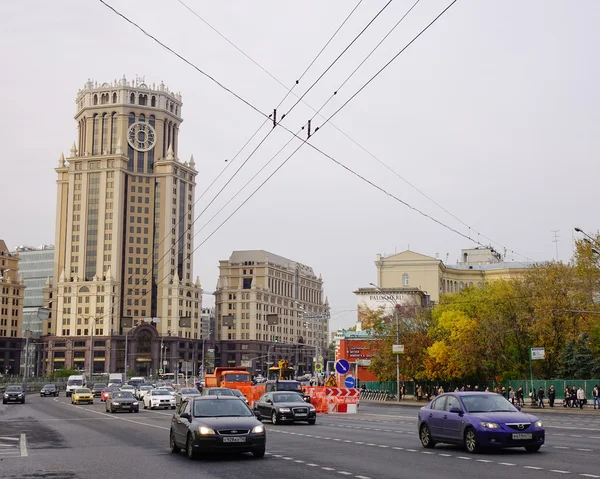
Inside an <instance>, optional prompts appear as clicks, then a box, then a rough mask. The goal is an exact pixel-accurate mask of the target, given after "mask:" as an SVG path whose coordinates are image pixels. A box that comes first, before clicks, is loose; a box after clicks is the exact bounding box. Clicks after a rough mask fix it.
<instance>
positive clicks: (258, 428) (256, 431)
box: [252, 425, 265, 434]
mask: <svg viewBox="0 0 600 479" xmlns="http://www.w3.org/2000/svg"><path fill="white" fill-rule="evenodd" d="M252 432H253V433H254V434H262V433H263V432H265V426H262V425H261V426H254V428H253V429H252Z"/></svg>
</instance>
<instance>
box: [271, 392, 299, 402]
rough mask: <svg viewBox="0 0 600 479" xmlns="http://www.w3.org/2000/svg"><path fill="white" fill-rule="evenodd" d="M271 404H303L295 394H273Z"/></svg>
mask: <svg viewBox="0 0 600 479" xmlns="http://www.w3.org/2000/svg"><path fill="white" fill-rule="evenodd" d="M273 402H304V401H302V398H301V397H300V395H298V394H296V393H279V394H273Z"/></svg>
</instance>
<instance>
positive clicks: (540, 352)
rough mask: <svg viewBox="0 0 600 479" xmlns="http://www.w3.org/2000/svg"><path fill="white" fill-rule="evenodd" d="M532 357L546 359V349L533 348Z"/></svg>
mask: <svg viewBox="0 0 600 479" xmlns="http://www.w3.org/2000/svg"><path fill="white" fill-rule="evenodd" d="M531 359H533V360H536V359H546V351H545V350H544V348H531Z"/></svg>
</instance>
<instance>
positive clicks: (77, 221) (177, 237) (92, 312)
mask: <svg viewBox="0 0 600 479" xmlns="http://www.w3.org/2000/svg"><path fill="white" fill-rule="evenodd" d="M181 108H182V101H181V95H180V94H179V93H174V92H171V91H169V89H168V88H166V87H165V86H164V85H163V84H162V83H161V84H160V85H159V86H155V85H152V86H149V85H146V84H145V83H144V82H143V81H141V80H140V79H137V80H135V81H127V80H126V79H125V78H124V77H123V79H121V80H119V81H115V82H111V83H103V84H100V85H99V84H97V83H92V82H91V81H88V82H87V83H86V84H85V85H84V88H83V89H82V90H80V91H79V92H78V94H77V98H76V114H75V120H76V122H77V125H78V141H77V145H76V144H75V143H74V144H73V147H72V148H71V152H70V155H69V157H68V158H64V156H63V155H61V157H60V160H59V163H58V167H57V168H56V169H55V171H56V173H57V177H58V178H57V186H58V187H57V205H56V212H57V214H56V242H55V257H54V277H53V278H52V280H51V281H50V283H49V285H48V288H47V299H48V301H49V306H50V307H51V310H52V320H51V321H48V322H47V324H45V325H44V334H45V335H54V336H59V337H60V336H75V337H77V336H89V335H90V333H91V329H92V323H95V327H94V335H98V336H111V335H120V334H125V333H127V332H128V331H129V330H130V329H131V328H132V327H133V326H135V325H136V324H139V323H140V322H141V321H142V320H143V319H144V318H150V317H151V318H160V322H156V329H157V332H158V334H159V335H160V336H166V335H172V336H178V337H182V338H188V339H197V338H199V337H200V310H201V294H202V291H201V288H200V284H199V281H198V280H196V281H194V279H193V260H192V251H193V239H192V236H193V233H192V232H191V228H190V226H191V223H192V221H193V219H194V196H195V187H196V183H195V178H196V174H197V171H196V169H195V163H194V159H193V157H191V159H190V161H189V162H187V161H186V162H182V161H180V159H179V157H178V143H179V141H178V140H179V126H180V124H181V122H182V118H181ZM181 318H184V319H183V320H182V319H181Z"/></svg>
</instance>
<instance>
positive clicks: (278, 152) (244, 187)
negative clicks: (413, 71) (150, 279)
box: [193, 0, 420, 238]
mask: <svg viewBox="0 0 600 479" xmlns="http://www.w3.org/2000/svg"><path fill="white" fill-rule="evenodd" d="M419 2H420V0H416V2H415V3H414V4H413V5H412V6H411V7H410V8H409V9H408V11H407V12H406V13H405V14H404V15H403V16H402V17H401V18H400V20H398V22H396V24H395V25H394V26H393V27H392V29H391V30H390V31H389V32H388V33H387V34H386V35H385V36H384V37H383V39H382V40H381V41H380V42H379V43H378V44H377V45H376V46H375V48H373V50H371V52H370V53H369V54H368V55H367V57H366V58H365V59H364V60H363V61H362V62H361V63H360V64H359V65H358V67H356V68H355V69H354V71H353V72H352V73H351V74H350V75H349V76H348V77H347V78H346V79H345V80H344V82H343V83H342V84H341V85H340V86H339V87H338V88H337V89H336V90H335V94H337V93H339V91H340V90H341V89H342V88H343V87H344V85H346V83H347V82H348V81H349V80H350V78H351V77H352V76H353V75H354V74H355V73H356V72H357V71H358V70H359V69H360V67H361V66H362V65H363V64H364V63H365V62H366V61H367V60H368V58H369V57H370V56H371V55H372V54H373V53H374V52H375V51H376V50H377V48H379V46H381V44H382V43H383V42H384V41H385V39H386V38H388V37H389V36H390V35H391V33H392V32H393V31H394V30H395V29H396V28H397V27H398V25H400V23H401V22H402V21H403V20H404V19H405V18H406V17H407V15H408V14H409V13H410V12H411V11H412V10H413V8H414V7H415V6H416V5H417V4H418V3H419ZM338 31H339V29H338ZM328 43H329V42H328ZM321 51H323V50H321ZM312 63H314V61H313V62H312ZM312 63H311V65H312ZM305 72H306V71H305ZM290 91H291V90H290ZM334 96H335V95H331V96H330V97H329V99H327V101H325V103H323V105H322V106H321V107H320V108H319V109H318V110H314V109H313V110H314V115H313V116H312V117H311V121H312V120H314V118H315V117H316V116H317V115H321V111H322V110H323V108H325V106H327V105H328V104H329V102H330V101H331V100H332V98H333V97H334ZM303 128H304V127H302V128H301V129H300V130H299V131H297V132H296V133H295V134H294V136H292V137H291V138H290V139H289V141H288V142H287V143H285V145H283V146H282V147H281V148H280V149H279V151H277V153H275V154H274V155H273V156H272V157H271V159H270V160H269V161H267V162H266V163H265V164H264V165H263V166H262V167H261V168H260V169H259V170H258V171H257V172H256V173H255V174H254V175H253V176H252V178H250V179H249V180H248V181H247V182H246V183H245V184H244V185H243V186H242V187H241V188H240V189H238V191H237V192H236V193H235V194H234V195H233V196H232V197H231V198H230V199H229V200H228V201H227V202H226V203H225V204H224V205H223V206H221V208H220V209H219V210H218V211H217V212H216V213H215V214H214V215H213V216H212V217H211V218H210V219H209V220H208V221H207V222H206V223H204V225H203V226H202V227H201V228H200V229H199V230H197V231H196V232H195V233H194V236H193V238H195V237H196V235H197V234H198V233H200V232H201V231H202V230H204V228H206V227H207V226H208V225H209V224H210V223H211V222H212V220H214V219H215V218H216V217H217V216H218V215H219V214H220V213H221V212H222V211H223V210H224V209H225V208H226V207H227V206H229V204H230V203H231V202H232V201H233V200H234V199H235V198H236V197H237V196H238V195H239V194H240V193H241V192H242V191H244V190H245V189H246V188H247V187H248V185H249V184H250V183H252V181H254V179H255V178H256V177H257V176H258V175H259V174H260V173H262V172H263V171H264V169H265V168H266V167H267V166H269V165H270V164H271V162H273V161H274V160H275V159H276V158H277V156H279V154H280V153H281V152H282V151H283V150H284V149H285V148H286V147H287V146H288V145H289V144H290V143H291V142H292V141H293V140H294V139H295V138H297V137H298V135H299V134H300V132H301V131H302V129H303Z"/></svg>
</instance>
